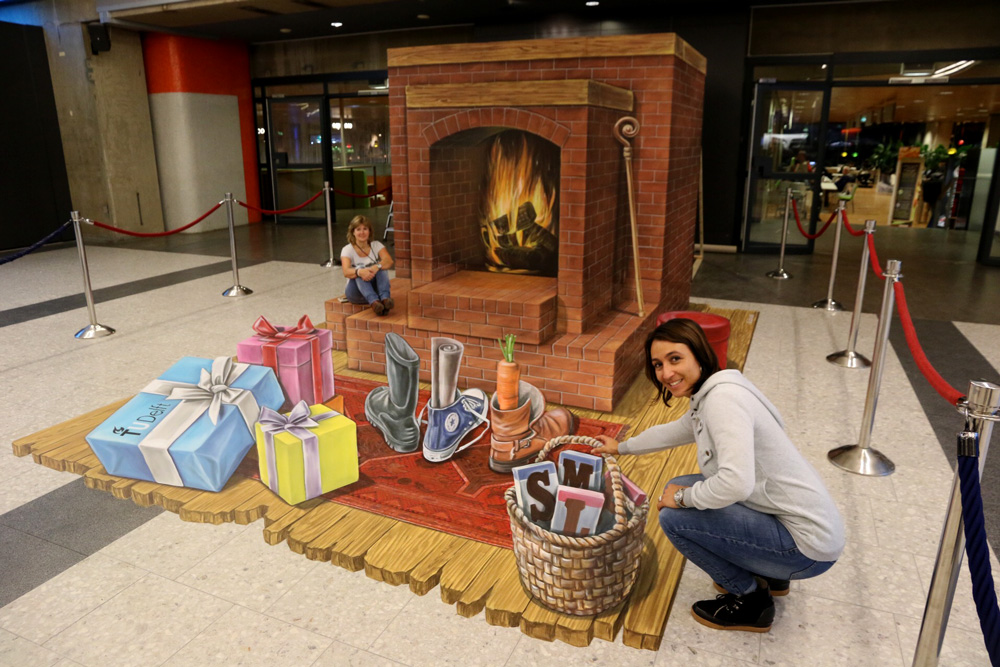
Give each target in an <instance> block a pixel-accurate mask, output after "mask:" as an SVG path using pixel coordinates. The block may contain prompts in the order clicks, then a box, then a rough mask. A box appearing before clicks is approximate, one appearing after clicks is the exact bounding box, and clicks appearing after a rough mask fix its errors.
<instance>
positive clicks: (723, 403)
mask: <svg viewBox="0 0 1000 667" xmlns="http://www.w3.org/2000/svg"><path fill="white" fill-rule="evenodd" d="M692 441H694V442H695V444H696V445H697V447H698V465H699V466H701V472H702V474H703V475H704V476H705V480H704V481H702V482H697V483H695V484H694V485H693V486H691V487H690V488H688V489H686V490H685V491H684V504H685V505H687V506H688V507H694V508H697V509H700V510H705V509H718V508H722V507H726V506H728V505H731V504H733V503H740V504H742V505H744V506H746V507H749V508H750V509H753V510H757V511H758V512H763V513H765V514H772V515H774V516H775V517H777V519H778V521H780V522H781V523H782V525H783V526H785V528H787V529H788V532H789V533H791V535H792V538H793V539H794V540H795V544H796V546H797V547H798V548H799V551H801V552H802V553H803V554H804V555H805V556H807V557H809V558H812V559H813V560H818V561H833V560H837V558H839V557H840V554H841V552H842V551H843V550H844V522H843V519H841V517H840V513H839V512H838V511H837V507H836V505H834V503H833V499H832V498H830V494H829V492H828V491H827V490H826V486H825V485H824V484H823V481H822V480H821V479H820V477H819V474H818V473H817V472H816V470H815V469H814V468H813V467H812V466H811V465H809V462H808V461H806V460H805V459H804V458H803V457H802V455H801V454H800V453H799V451H798V449H796V448H795V445H794V444H792V441H791V440H790V439H789V438H788V435H787V434H786V433H785V424H784V421H782V419H781V415H780V414H779V413H778V410H777V408H775V407H774V405H772V404H771V402H770V401H769V400H767V398H766V397H765V396H764V395H763V394H762V393H760V390H759V389H757V387H755V386H754V385H753V384H752V383H751V382H750V381H749V380H747V379H746V378H745V377H743V374H742V373H740V372H739V371H737V370H724V371H719V372H717V373H714V374H713V375H712V376H711V377H709V378H708V379H707V380H706V381H705V383H704V384H703V385H702V386H701V388H700V389H699V390H698V392H697V393H695V394H694V395H693V396H692V397H691V409H690V410H688V412H686V413H685V414H684V416H683V417H681V418H680V419H678V420H677V421H675V422H671V423H669V424H660V425H658V426H653V427H650V428H649V429H647V430H645V431H643V432H642V433H641V434H639V435H637V436H635V437H634V438H629V439H628V440H626V441H625V442H623V443H621V445H620V446H619V448H618V450H619V451H620V452H621V453H622V454H646V453H649V452H656V451H660V450H663V449H668V448H670V447H677V446H678V445H685V444H687V443H689V442H692Z"/></svg>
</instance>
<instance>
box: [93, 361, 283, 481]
mask: <svg viewBox="0 0 1000 667" xmlns="http://www.w3.org/2000/svg"><path fill="white" fill-rule="evenodd" d="M284 400H285V398H284V395H283V394H282V391H281V386H280V385H279V384H278V380H277V378H275V377H274V371H272V370H271V369H270V368H266V367H264V366H252V365H249V364H240V363H236V362H234V361H233V360H232V358H231V357H218V358H217V359H214V360H212V359H199V358H197V357H184V358H183V359H181V360H180V361H178V362H177V363H176V364H174V365H173V366H171V367H170V368H169V369H167V371H166V372H165V373H163V374H162V375H161V376H160V377H159V378H158V379H156V380H153V381H152V382H151V383H149V384H148V385H146V387H145V388H144V389H143V390H142V391H141V392H140V393H139V394H137V395H136V396H134V397H133V398H132V399H131V400H129V401H128V403H126V404H125V405H123V406H122V407H120V408H118V410H116V411H115V413H114V414H112V415H111V416H110V417H108V418H107V419H106V420H105V421H104V422H103V423H102V424H101V425H100V426H98V427H97V428H96V429H94V430H93V431H91V432H90V433H89V434H88V435H87V442H88V443H89V444H90V447H91V449H93V450H94V453H95V454H96V455H97V458H98V459H100V461H101V464H102V465H103V466H104V469H105V470H106V471H107V472H108V474H111V475H119V476H121V477H131V478H133V479H143V480H146V481H149V482H158V483H160V484H169V485H171V486H185V487H189V488H193V489H203V490H205V491H219V490H221V489H222V487H224V486H225V485H226V482H228V481H229V478H230V477H231V476H232V474H233V472H234V471H235V470H236V466H237V465H239V463H240V461H242V460H243V457H244V456H246V453H247V451H248V450H249V449H250V447H251V446H252V445H253V443H254V426H255V424H256V423H257V420H258V419H259V418H260V413H261V410H262V409H265V408H271V409H275V408H280V407H281V405H282V403H283V402H284Z"/></svg>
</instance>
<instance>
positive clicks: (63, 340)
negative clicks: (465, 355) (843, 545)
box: [0, 223, 1000, 667]
mask: <svg viewBox="0 0 1000 667" xmlns="http://www.w3.org/2000/svg"><path fill="white" fill-rule="evenodd" d="M893 231H894V232H895V231H904V230H893ZM905 231H910V232H914V233H916V232H921V233H928V234H935V233H936V234H939V236H937V237H934V238H927V237H918V236H912V237H907V236H904V235H900V236H898V237H895V238H898V239H902V240H899V241H897V242H896V244H895V245H894V246H892V248H893V250H891V251H890V250H886V251H885V252H884V253H883V255H882V256H883V258H886V257H892V252H897V253H900V256H901V257H903V259H904V262H905V263H908V264H906V266H912V267H913V268H912V270H910V271H909V272H908V274H907V275H908V279H909V280H910V281H911V282H910V283H908V284H909V285H912V287H911V289H909V290H908V292H907V293H908V296H909V300H910V305H911V309H912V310H913V312H914V316H915V317H916V318H917V319H918V322H917V326H918V330H919V331H920V332H921V337H922V339H923V341H924V345H925V347H927V348H928V353H929V354H930V356H931V358H932V361H933V362H934V363H935V365H937V366H938V367H939V370H941V371H942V373H943V374H944V375H945V377H946V378H947V379H949V381H951V382H952V383H953V384H954V385H955V386H957V387H959V388H960V389H963V388H964V387H965V386H967V382H968V380H969V379H970V377H973V376H975V377H980V376H981V377H985V378H987V379H991V380H993V381H997V380H998V379H1000V376H998V373H997V370H996V369H998V368H1000V308H998V307H997V300H998V298H1000V270H998V269H984V268H983V267H977V266H975V265H970V263H969V261H968V247H969V244H966V243H964V242H963V240H962V238H961V237H952V236H951V235H953V234H956V232H944V231H943V230H905ZM343 232H344V230H343V223H338V226H337V230H336V235H337V237H342V236H343ZM879 234H882V230H881V229H880V230H879ZM239 237H240V252H241V258H242V259H241V270H240V279H241V282H242V283H243V284H244V285H247V286H249V287H251V288H252V289H253V290H254V294H253V295H251V296H249V297H246V298H241V299H224V298H222V297H221V296H220V292H221V291H222V290H223V289H225V288H226V287H229V286H230V284H231V282H232V277H231V275H230V274H229V272H228V271H229V268H228V263H227V262H226V254H227V249H228V242H227V240H226V238H225V236H224V235H221V234H219V233H217V232H210V233H207V234H202V235H185V236H183V237H182V238H179V239H178V238H174V239H170V240H168V241H141V242H129V243H124V244H119V245H100V244H94V245H92V246H91V247H90V265H91V270H92V277H93V282H94V287H95V289H96V290H97V291H98V295H99V296H98V305H97V314H98V320H99V321H100V322H101V323H104V324H107V325H109V326H113V327H115V328H116V329H117V330H118V333H117V334H116V335H114V336H111V337H109V338H105V339H100V340H94V341H81V340H76V339H74V338H73V335H72V334H73V333H74V332H75V331H76V330H77V329H79V328H81V327H82V326H84V325H85V324H86V323H87V313H86V310H85V309H84V308H83V301H82V297H81V296H80V294H79V291H80V290H79V285H80V282H79V265H78V262H77V258H76V254H75V250H74V249H73V248H70V247H61V248H54V249H51V250H46V251H44V252H38V253H35V254H33V255H30V256H28V257H26V258H24V259H21V260H18V261H16V262H13V263H11V264H8V265H5V266H0V284H2V285H3V289H2V290H0V349H2V350H3V353H2V354H0V397H2V398H0V404H2V406H3V410H2V412H0V441H2V442H3V443H6V444H4V445H3V446H2V447H0V665H16V666H18V667H20V666H23V665H60V666H69V665H95V666H96V665H104V664H114V665H171V666H173V665H208V664H217V665H232V664H245V665H257V664H261V665H265V664H266V665H294V666H297V665H314V666H325V665H330V666H332V665H394V664H401V665H511V666H513V665H520V664H528V663H532V664H537V665H550V664H551V665H564V664H567V663H573V662H581V663H590V664H608V665H612V664H613V665H628V666H631V665H656V666H657V667H664V666H666V665H685V666H690V665H739V664H746V665H754V664H766V665H804V664H809V665H817V666H820V665H831V666H833V665H837V666H839V665H879V666H882V665H908V664H910V662H911V660H912V656H913V650H914V647H915V644H916V641H917V635H918V632H919V628H920V619H921V614H922V610H923V604H924V598H925V595H926V592H927V586H928V584H929V581H930V576H931V573H932V571H933V566H934V557H935V553H936V548H937V543H938V538H939V533H940V528H941V525H942V521H943V517H944V513H945V506H946V502H947V498H948V494H949V490H950V487H951V482H952V472H951V466H950V464H949V458H950V457H951V456H952V451H951V450H953V449H954V444H953V443H954V433H955V431H957V430H958V429H959V427H960V422H961V420H960V419H959V418H958V416H957V415H956V414H955V413H954V411H953V410H952V409H951V408H950V407H949V406H947V405H946V404H944V405H942V404H943V401H942V400H941V399H940V398H939V397H937V395H936V394H933V393H932V392H930V393H929V392H928V389H927V387H926V382H925V381H924V380H923V378H922V377H921V376H919V375H917V374H915V371H914V369H913V364H912V360H911V359H910V356H909V352H908V351H907V350H906V349H905V347H904V345H905V343H903V341H902V339H901V338H900V337H899V336H898V332H899V326H898V321H897V322H894V330H893V338H892V345H891V346H890V349H889V350H888V355H887V358H886V365H885V374H884V378H883V382H882V394H881V399H880V401H879V404H878V413H877V417H876V420H875V427H874V437H873V444H874V445H875V446H876V447H877V448H878V449H880V450H881V451H883V452H884V453H885V454H887V455H888V456H889V457H890V458H892V459H893V461H894V462H895V463H896V466H897V469H896V472H895V474H893V475H892V476H890V477H885V478H866V477H860V476H855V475H851V474H849V473H845V472H841V471H839V470H837V469H835V468H834V467H833V466H831V465H830V464H829V463H827V462H826V459H825V455H826V452H827V450H829V449H831V448H832V447H835V446H837V445H840V444H844V443H848V442H851V441H856V439H857V437H858V430H859V423H860V418H861V412H862V407H863V403H864V400H865V393H866V387H867V381H868V374H867V373H866V372H864V371H849V370H844V369H841V368H839V367H835V366H832V365H830V364H828V363H827V362H826V361H825V359H824V357H825V356H826V355H827V354H829V353H830V352H833V351H835V350H837V349H841V348H842V347H843V346H844V344H845V342H846V338H847V328H848V325H849V321H850V315H849V313H839V314H829V313H826V312H824V311H819V310H814V309H811V308H809V307H808V305H809V303H811V302H812V301H815V300H817V299H819V298H822V297H823V296H825V291H826V277H827V276H828V271H829V266H830V257H829V249H828V247H827V246H825V245H824V242H823V241H821V242H820V244H819V246H818V249H817V252H816V254H815V255H812V256H795V257H793V258H790V261H789V262H787V263H786V264H788V265H789V271H790V272H792V273H793V274H794V275H795V276H796V277H795V278H794V279H793V280H791V281H786V282H784V283H777V282H776V281H770V280H769V279H767V278H763V273H764V272H766V271H767V270H769V269H770V268H773V267H772V266H771V265H772V264H773V263H774V262H775V260H776V258H775V257H773V256H758V255H735V256H734V255H708V256H707V257H706V259H705V261H704V263H703V265H702V267H701V269H700V270H699V273H698V276H697V277H696V279H695V282H694V286H693V290H692V291H693V297H692V298H693V300H695V301H699V302H707V303H713V304H717V305H720V306H724V307H738V308H745V309H755V310H759V311H760V313H761V316H760V320H759V324H758V327H757V331H756V334H755V337H754V340H753V344H752V347H751V349H750V355H749V358H748V361H747V365H746V374H747V376H748V377H749V378H750V379H751V380H752V381H754V382H755V383H757V385H758V386H759V387H760V388H761V389H762V390H763V391H764V392H765V393H766V394H767V395H768V396H769V397H770V398H771V399H772V400H773V401H774V403H775V404H776V405H777V406H778V407H779V409H780V410H781V411H782V412H783V414H784V416H785V418H786V421H787V423H788V428H789V431H790V433H791V434H792V437H793V440H794V441H795V442H796V443H797V444H798V445H799V446H800V447H801V449H802V451H803V452H804V453H805V455H806V456H807V457H808V458H809V460H810V461H812V463H813V464H814V465H815V466H816V468H817V469H818V470H819V472H820V473H821V475H822V477H823V478H824V479H825V480H826V483H827V484H828V486H829V488H830V490H831V492H832V494H833V495H834V497H835V498H836V500H837V502H838V504H839V506H840V508H841V510H842V513H843V514H844V517H845V519H846V522H847V530H848V546H847V550H846V551H845V553H844V556H843V558H842V560H841V561H840V562H839V563H838V564H837V565H836V566H835V567H834V568H833V569H832V570H831V571H830V572H828V573H827V574H825V575H823V576H821V577H818V578H816V579H812V580H807V581H802V582H795V583H793V585H792V591H791V594H790V595H789V596H787V597H785V598H782V599H779V600H778V601H777V603H776V604H777V620H776V621H775V624H774V627H773V629H772V631H771V632H770V633H769V634H766V635H758V634H750V633H739V632H731V633H726V632H719V631H713V630H709V629H707V628H704V627H703V626H700V625H698V624H696V623H695V622H694V621H693V620H692V619H691V617H690V615H689V614H688V613H687V611H686V608H687V607H688V606H689V605H690V604H691V602H693V601H694V600H697V599H701V598H705V597H710V596H711V595H713V591H712V589H711V583H710V581H709V579H708V578H707V577H706V575H704V574H703V573H702V572H701V571H699V570H698V569H697V568H694V567H692V566H688V567H687V568H686V569H685V571H684V575H683V578H682V580H681V586H680V590H679V592H678V595H677V599H676V601H675V606H674V613H673V614H672V617H671V620H670V622H669V623H668V625H667V629H666V632H665V635H664V638H663V643H662V646H661V648H660V650H659V651H658V652H656V653H653V652H649V651H639V650H636V649H632V648H628V647H625V646H623V645H622V644H621V642H620V640H619V641H618V642H616V643H613V644H612V643H607V642H602V641H599V640H595V641H594V642H593V643H592V645H591V646H590V647H588V648H583V649H579V648H573V647H570V646H568V645H565V644H561V643H559V642H555V643H546V642H543V641H538V640H535V639H531V638H529V637H527V636H524V635H522V634H521V632H520V631H518V630H517V629H511V628H497V627H493V626H490V625H488V624H487V623H486V621H485V619H484V618H483V616H482V615H479V616H477V617H475V618H471V619H466V618H462V617H460V616H458V615H457V614H456V613H455V611H454V609H453V608H452V607H450V606H449V605H446V604H445V603H443V602H441V600H440V598H439V597H438V595H437V594H436V591H432V592H431V593H430V594H429V595H427V596H424V597H417V596H414V595H413V594H411V593H410V592H409V590H407V589H406V588H405V587H404V588H394V587H392V586H389V585H387V584H384V583H379V582H375V581H373V580H371V579H368V578H367V577H365V575H364V574H363V573H350V572H347V571H345V570H342V569H339V568H337V567H334V566H331V565H330V564H329V563H317V562H313V561H309V560H306V559H305V558H303V557H301V556H299V555H296V554H294V553H292V552H291V551H289V550H288V549H287V547H286V546H285V545H279V546H274V547H271V546H268V545H267V544H266V543H265V542H264V540H263V539H262V537H261V529H262V524H261V522H258V523H255V524H252V525H249V526H237V525H231V524H227V525H221V526H212V525H201V524H191V523H185V522H183V521H181V520H180V519H179V518H178V517H177V516H176V515H174V514H172V513H170V512H163V511H159V510H157V509H155V508H145V509H144V508H138V507H135V506H134V505H133V504H132V503H130V502H127V501H117V500H114V499H112V498H111V497H110V496H108V495H106V494H102V493H99V492H96V491H90V490H88V489H86V488H85V487H84V486H83V484H82V482H81V480H80V479H79V478H78V477H77V476H75V475H72V474H69V473H59V472H55V471H52V470H48V469H46V468H43V467H41V466H39V465H36V464H34V463H32V462H31V460H30V459H20V458H16V457H14V456H13V455H12V453H11V450H10V447H9V443H10V441H11V440H13V439H16V438H18V437H20V436H23V435H26V434H29V433H32V432H34V431H37V430H39V429H41V428H43V427H45V426H48V425H51V424H53V423H56V422H58V421H61V420H63V419H66V418H69V417H72V416H75V415H78V414H80V413H83V412H85V411H87V410H91V409H94V408H97V407H100V406H103V405H106V404H107V403H109V402H111V401H113V400H116V399H119V398H121V397H123V396H126V395H128V394H131V393H133V392H135V391H136V389H137V388H138V387H141V386H142V385H143V384H144V383H145V382H147V381H148V380H149V379H150V378H151V377H154V376H155V375H157V374H158V372H160V371H161V370H162V369H163V368H165V367H166V366H167V365H168V364H170V363H171V362H173V361H174V360H176V359H177V358H178V357H180V356H184V355H197V356H215V355H220V354H230V353H232V351H233V349H234V347H235V342H236V341H238V340H240V339H242V338H243V337H245V336H246V335H247V333H248V329H249V325H250V323H251V322H252V321H253V320H254V319H255V318H256V317H257V316H258V315H261V314H264V315H266V316H268V318H270V319H272V320H273V321H292V320H294V319H296V318H297V317H298V316H300V315H301V314H303V313H308V314H309V315H310V316H311V317H312V318H313V320H314V321H321V320H322V315H323V302H324V300H325V299H327V298H329V297H330V296H332V295H336V294H339V293H340V292H342V290H343V283H344V280H343V277H342V276H341V274H340V272H339V271H337V270H334V271H331V270H328V269H324V268H321V267H320V266H319V265H318V264H319V262H321V261H323V260H324V259H326V257H325V256H324V255H325V254H326V250H325V249H326V241H325V230H323V228H322V227H306V226H302V227H293V226H277V227H275V226H272V225H261V226H257V227H255V228H254V229H252V230H247V229H243V230H240V234H239ZM883 238H886V239H888V238H889V236H888V234H886V236H885V237H880V238H879V240H880V241H882V239H883ZM942 240H944V241H943V242H942ZM341 243H342V241H339V240H338V241H337V247H338V248H339V246H340V245H341ZM886 243H888V241H886ZM886 247H888V246H886ZM904 250H905V252H906V253H907V254H905V256H904V255H903V252H904ZM852 253H854V254H853V256H854V258H855V259H854V260H849V259H848V258H849V257H850V256H851V254H852ZM856 258H857V253H856V252H855V251H854V250H851V249H850V248H847V249H845V257H844V258H843V259H842V264H841V279H840V280H839V281H838V285H839V289H838V292H837V296H836V298H838V299H840V300H842V301H844V302H845V305H846V306H847V307H851V305H852V299H853V291H854V287H853V285H854V280H855V276H856V271H857V269H856ZM792 260H794V261H792ZM883 261H884V259H883ZM791 267H794V268H791ZM848 267H850V268H848ZM904 268H905V267H904ZM922 273H930V274H932V275H929V276H928V275H921V274H922ZM162 276H170V279H169V280H164V279H162V278H161V277H162ZM869 282H870V283H872V284H874V283H878V281H877V280H871V281H869ZM968 282H971V283H973V284H972V285H970V284H966V283H968ZM924 285H926V286H928V287H923V286H924ZM932 287H933V288H934V289H932ZM938 287H939V289H938ZM880 288H881V286H880V285H875V286H874V289H873V290H872V294H871V295H869V296H868V297H866V313H865V314H864V315H863V317H862V320H861V334H860V339H859V346H858V349H859V351H861V352H863V353H866V354H870V353H871V350H872V347H873V340H874V332H875V327H876V317H875V315H873V314H871V313H872V311H874V310H875V309H877V301H878V298H879V293H878V292H879V289H880ZM973 293H975V294H973ZM994 467H995V466H988V470H989V469H991V468H994ZM992 486H993V487H996V486H997V485H995V484H994V485H992ZM987 491H988V489H987ZM989 502H990V500H989V498H988V499H987V515H988V516H989V515H990V513H991V509H990V505H989ZM997 534H1000V533H997ZM993 563H994V572H996V571H997V567H998V566H997V561H996V559H995V558H993ZM986 663H987V657H986V652H985V649H984V648H983V643H982V637H981V634H980V632H979V629H978V623H977V619H976V615H975V610H974V607H973V605H972V602H971V585H970V579H969V575H968V573H967V571H964V570H963V573H962V576H961V578H960V580H959V584H958V593H957V597H956V601H955V605H954V608H953V610H952V613H951V620H950V624H949V629H948V632H947V635H946V640H945V646H944V651H943V654H942V658H941V664H946V665H983V664H986Z"/></svg>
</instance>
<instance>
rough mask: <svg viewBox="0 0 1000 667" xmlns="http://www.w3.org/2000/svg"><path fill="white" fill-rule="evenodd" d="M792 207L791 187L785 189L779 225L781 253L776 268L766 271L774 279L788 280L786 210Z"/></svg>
mask: <svg viewBox="0 0 1000 667" xmlns="http://www.w3.org/2000/svg"><path fill="white" fill-rule="evenodd" d="M791 207H792V189H791V188H787V189H786V190H785V221H784V223H782V225H781V254H780V255H778V268H777V269H775V270H774V271H768V272H767V277H768V278H774V279H775V280H788V279H789V278H791V276H790V275H788V273H787V272H786V271H785V242H786V241H787V240H788V210H789V209H790V208H791Z"/></svg>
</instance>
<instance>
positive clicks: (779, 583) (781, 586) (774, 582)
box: [712, 577, 791, 598]
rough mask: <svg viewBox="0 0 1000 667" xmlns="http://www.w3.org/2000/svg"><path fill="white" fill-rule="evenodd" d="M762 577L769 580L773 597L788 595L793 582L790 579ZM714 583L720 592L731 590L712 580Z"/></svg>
mask: <svg viewBox="0 0 1000 667" xmlns="http://www.w3.org/2000/svg"><path fill="white" fill-rule="evenodd" d="M761 579H763V580H764V581H766V582H767V588H768V590H769V591H771V597H773V598H783V597H785V596H786V595H788V591H789V589H790V587H791V583H790V582H789V581H788V579H772V578H771V577H761ZM712 585H713V586H715V590H717V591H719V592H720V593H728V592H729V591H727V590H726V589H725V588H723V587H722V586H721V585H720V584H717V583H716V582H714V581H713V582H712Z"/></svg>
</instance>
